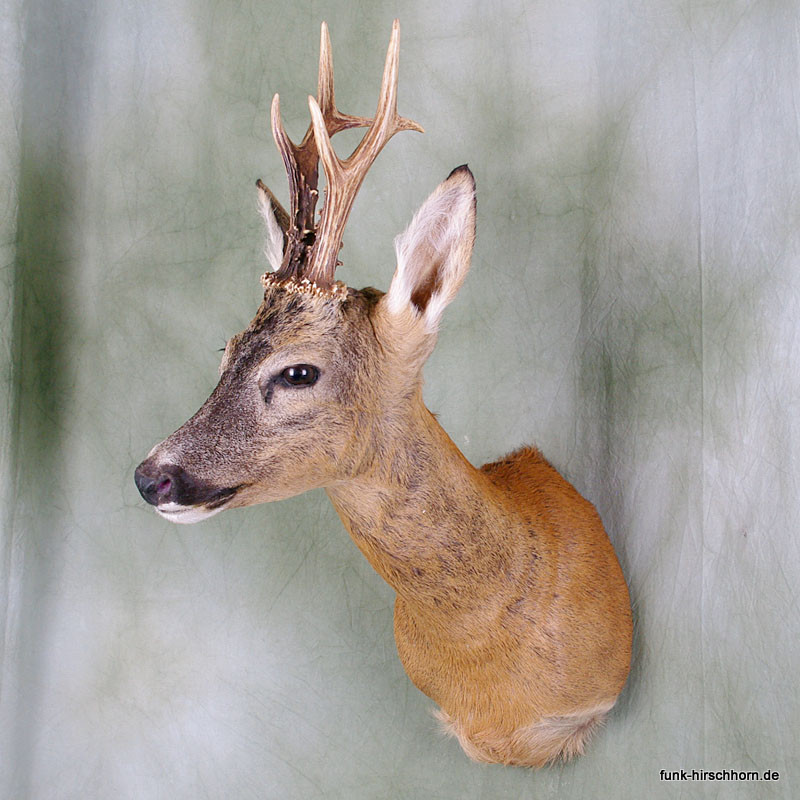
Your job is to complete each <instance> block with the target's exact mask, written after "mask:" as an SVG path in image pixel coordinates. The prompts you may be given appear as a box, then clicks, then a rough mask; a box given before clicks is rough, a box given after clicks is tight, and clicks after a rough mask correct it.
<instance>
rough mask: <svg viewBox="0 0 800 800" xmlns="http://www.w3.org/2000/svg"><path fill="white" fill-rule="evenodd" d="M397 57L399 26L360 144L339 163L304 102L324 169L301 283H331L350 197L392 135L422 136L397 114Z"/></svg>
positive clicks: (319, 119) (317, 111)
mask: <svg viewBox="0 0 800 800" xmlns="http://www.w3.org/2000/svg"><path fill="white" fill-rule="evenodd" d="M399 55H400V23H399V22H398V20H395V21H394V23H393V25H392V37H391V39H390V41H389V48H388V50H387V52H386V62H385V65H384V69H383V79H382V81H381V94H380V98H379V100H378V109H377V111H376V112H375V119H374V121H373V122H372V124H371V125H370V128H369V130H368V131H367V133H366V134H365V136H364V138H363V139H362V140H361V142H360V143H359V144H358V146H357V147H356V149H355V150H354V151H353V152H352V153H351V155H350V156H349V157H348V158H346V159H345V160H344V161H342V160H341V159H340V158H339V157H338V156H337V155H336V153H335V152H334V150H333V145H332V144H331V140H330V136H329V135H328V131H327V125H326V121H327V120H326V118H325V115H324V114H323V111H322V109H321V108H320V105H319V104H318V103H317V102H316V100H314V98H313V97H309V98H308V105H309V109H310V111H311V124H312V126H313V128H314V136H315V138H316V141H317V146H318V148H319V156H320V158H321V160H322V166H323V167H324V169H325V175H326V176H327V180H328V186H327V190H326V199H325V207H324V209H323V211H322V218H321V220H320V223H319V227H318V233H317V237H316V241H315V243H314V247H313V250H312V258H311V264H310V265H309V269H308V270H307V271H306V277H307V278H308V279H309V280H310V281H312V282H314V283H318V284H322V285H326V284H332V283H333V276H334V272H335V270H336V265H337V256H338V253H339V250H340V248H341V238H342V232H343V231H344V226H345V223H346V222H347V217H348V216H349V214H350V209H351V208H352V206H353V201H354V200H355V197H356V194H357V192H358V190H359V188H360V186H361V184H362V182H363V180H364V177H365V176H366V174H367V171H368V170H369V168H370V166H372V164H373V162H374V161H375V159H376V158H377V157H378V153H380V151H381V150H382V149H383V147H384V145H385V144H386V143H387V142H388V141H389V139H391V138H392V136H394V134H395V133H398V132H399V131H404V130H414V131H419V132H420V133H424V130H423V128H422V126H421V125H418V124H417V123H416V122H414V121H413V120H410V119H406V118H405V117H401V116H399V115H398V113H397V78H398V69H399Z"/></svg>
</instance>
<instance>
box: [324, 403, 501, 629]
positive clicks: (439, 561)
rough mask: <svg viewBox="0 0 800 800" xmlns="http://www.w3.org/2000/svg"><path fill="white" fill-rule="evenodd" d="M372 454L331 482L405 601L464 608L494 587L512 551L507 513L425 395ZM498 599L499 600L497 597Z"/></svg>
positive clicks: (333, 495) (347, 518) (440, 609)
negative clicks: (355, 472)
mask: <svg viewBox="0 0 800 800" xmlns="http://www.w3.org/2000/svg"><path fill="white" fill-rule="evenodd" d="M380 437H381V439H380V442H378V443H375V446H373V447H372V448H371V449H372V450H373V451H374V452H375V456H374V457H373V458H371V459H370V460H368V461H367V466H366V467H365V468H364V469H363V471H361V472H359V474H358V475H356V476H355V477H353V478H351V479H349V480H347V481H344V482H342V483H338V484H336V485H333V486H329V487H328V488H327V492H328V496H329V497H330V499H331V502H332V503H333V505H334V508H335V509H336V511H337V512H338V514H339V516H340V517H341V519H342V522H343V523H344V525H345V527H346V528H347V530H348V532H349V533H350V535H351V537H352V538H353V540H354V541H355V543H356V545H358V547H359V549H360V550H361V551H362V553H363V554H364V555H365V556H366V558H367V560H368V561H369V562H370V563H371V564H372V566H373V567H374V569H375V570H376V571H377V572H378V574H380V575H381V577H383V579H384V580H385V581H386V582H387V583H389V584H390V585H391V586H392V587H393V588H394V589H395V591H396V592H397V593H398V595H399V596H400V597H401V598H402V599H403V600H404V601H405V602H406V603H407V604H411V605H414V606H416V607H417V608H419V609H420V611H425V612H427V613H439V614H453V613H457V612H458V610H459V609H460V610H463V611H468V610H469V608H471V607H474V606H475V605H476V604H484V603H485V602H487V601H488V600H489V597H490V595H489V592H490V587H492V588H491V594H492V595H496V588H497V577H496V576H497V574H498V571H500V573H499V574H501V575H502V574H504V573H505V574H508V572H509V570H511V562H512V560H513V553H511V552H509V547H508V544H507V541H504V538H501V537H500V535H499V534H500V532H501V531H502V530H507V527H508V524H509V522H510V521H509V519H508V516H509V513H508V510H507V509H504V508H503V504H502V502H501V497H500V496H499V492H498V489H497V487H496V486H494V485H493V484H492V483H491V482H490V481H489V478H488V477H487V475H486V474H485V473H483V472H481V471H480V470H477V469H475V468H474V467H473V466H472V465H471V464H470V463H469V462H468V461H467V459H466V458H465V457H464V456H463V455H462V453H461V452H460V451H459V449H458V448H457V447H456V446H455V444H454V443H453V442H452V440H451V439H450V438H449V437H448V435H447V434H446V433H445V431H444V430H443V429H442V427H441V426H440V425H439V423H438V422H437V421H436V419H435V418H434V416H433V415H432V414H431V413H430V412H429V411H428V409H427V408H425V406H424V405H423V404H422V401H421V400H420V401H419V403H418V406H417V407H416V408H415V409H414V410H413V412H412V413H411V414H409V415H408V417H407V419H406V420H405V422H404V423H401V424H391V423H389V424H386V425H385V426H383V428H382V430H381V434H380ZM496 599H497V598H494V599H493V600H492V602H494V601H495V600H496Z"/></svg>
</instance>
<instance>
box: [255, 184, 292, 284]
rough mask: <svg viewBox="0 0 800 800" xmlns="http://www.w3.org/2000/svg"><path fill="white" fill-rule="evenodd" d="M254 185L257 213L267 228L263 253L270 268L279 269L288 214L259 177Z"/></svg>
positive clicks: (287, 227)
mask: <svg viewBox="0 0 800 800" xmlns="http://www.w3.org/2000/svg"><path fill="white" fill-rule="evenodd" d="M256 186H257V187H258V213H259V214H261V217H262V218H263V220H264V225H265V226H266V228H267V241H266V242H265V244H264V255H265V256H266V257H267V261H269V265H270V266H271V267H272V269H273V270H277V269H280V266H281V263H282V262H283V251H284V249H285V247H286V231H287V230H288V229H289V215H288V214H287V213H286V211H285V210H284V208H283V206H282V205H281V204H280V203H279V202H278V199H277V198H276V197H275V195H274V194H272V192H271V191H270V190H269V189H268V188H267V187H266V186H265V185H264V184H263V183H262V182H261V179H260V178H259V179H258V180H257V181H256Z"/></svg>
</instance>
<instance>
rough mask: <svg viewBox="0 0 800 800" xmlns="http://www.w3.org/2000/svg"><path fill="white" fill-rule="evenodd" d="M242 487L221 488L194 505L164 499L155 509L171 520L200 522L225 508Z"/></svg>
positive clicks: (183, 522) (188, 522)
mask: <svg viewBox="0 0 800 800" xmlns="http://www.w3.org/2000/svg"><path fill="white" fill-rule="evenodd" d="M240 488H241V487H239V486H236V487H231V488H226V489H220V490H219V491H217V492H215V493H214V496H213V497H211V498H209V499H208V500H205V501H204V502H202V503H197V504H194V505H183V504H181V503H176V502H173V501H169V500H168V501H166V502H163V501H162V502H160V503H158V505H156V506H155V510H156V511H157V512H158V513H159V514H160V515H161V516H162V517H164V519H168V520H169V521H170V522H178V523H182V524H190V523H193V522H200V521H201V520H204V519H208V518H209V517H213V516H214V514H219V512H220V511H222V510H224V509H225V508H226V507H227V505H228V503H229V502H230V501H231V500H232V499H233V497H234V496H235V495H236V492H237V491H238V490H239V489H240Z"/></svg>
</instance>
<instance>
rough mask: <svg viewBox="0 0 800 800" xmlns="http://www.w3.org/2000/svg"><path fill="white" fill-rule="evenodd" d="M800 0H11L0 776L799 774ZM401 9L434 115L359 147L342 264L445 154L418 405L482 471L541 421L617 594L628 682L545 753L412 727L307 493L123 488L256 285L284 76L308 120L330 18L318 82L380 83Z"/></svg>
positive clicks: (776, 788) (611, 792)
mask: <svg viewBox="0 0 800 800" xmlns="http://www.w3.org/2000/svg"><path fill="white" fill-rule="evenodd" d="M799 12H800V8H799V7H798V4H797V3H793V2H777V0H775V2H764V3H758V4H754V3H750V2H745V1H744V0H728V2H713V1H712V2H691V1H688V2H669V1H668V0H639V1H638V2H637V1H636V0H570V1H569V2H537V1H536V0H528V2H525V1H524V0H501V1H500V2H496V3H487V2H478V1H477V0H462V1H461V2H458V3H456V2H449V3H445V2H441V1H440V0H425V2H420V1H418V2H413V1H409V2H405V1H403V0H398V2H395V3H384V2H375V3H356V2H343V0H319V2H309V1H308V0H296V1H295V2H292V3H289V2H256V0H242V2H235V3H234V2H222V1H221V0H196V2H193V1H192V0H168V1H165V2H154V0H141V1H140V2H132V1H128V2H126V1H125V0H108V1H107V2H91V0H83V1H82V2H81V1H80V0H62V2H56V1H55V0H51V1H50V2H47V1H46V0H9V2H6V3H5V4H4V5H3V6H2V10H1V11H0V24H2V30H1V31H0V34H1V35H2V58H1V59H0V75H1V77H2V87H3V92H2V95H1V96H0V103H2V106H1V107H0V140H1V142H2V147H0V158H2V167H1V168H0V169H2V183H1V184H0V224H1V225H2V243H1V244H0V247H2V265H3V270H2V273H1V274H2V281H3V287H4V289H5V291H4V292H3V293H2V306H0V309H1V310H2V311H1V313H2V316H1V317H0V319H1V320H2V351H1V354H0V358H1V359H2V367H1V369H2V399H3V406H2V417H0V426H2V427H1V429H0V433H2V440H3V451H2V462H1V463H0V468H2V479H3V481H2V500H3V505H2V523H3V529H2V550H1V551H0V553H1V554H2V555H1V558H0V587H2V592H1V593H0V604H1V605H0V625H1V626H2V636H0V646H1V647H2V664H1V670H0V680H1V681H2V683H1V684H0V797H3V798H8V800H25V799H26V798H35V799H36V800H40V799H42V800H43V799H44V798H81V799H83V798H137V799H138V798H187V799H188V798H192V799H194V798H237V800H238V799H240V798H241V799H242V800H245V799H248V798H276V799H278V800H284V799H285V798H298V799H301V800H313V798H343V800H359V799H360V798H366V799H372V798H404V799H405V798H422V799H424V800H434V799H438V798H441V799H442V800H445V798H446V799H447V800H451V799H452V800H460V799H461V798H476V799H477V798H480V799H481V800H496V799H497V798H514V799H517V798H519V799H520V800H522V799H523V798H534V797H535V798H642V797H648V798H674V797H686V798H689V797H691V798H694V797H703V798H716V797H720V798H723V797H724V798H752V797H765V798H772V797H781V798H789V797H793V796H795V797H796V796H797V792H798V791H800V790H799V789H798V788H797V781H798V779H799V778H800V775H798V768H799V766H800V765H799V764H798V761H799V759H798V749H799V748H798V744H797V734H798V731H799V730H800V714H799V713H798V680H797V665H798V661H799V658H798V657H799V656H800V641H799V639H798V585H800V575H798V573H799V572H800V570H799V569H798V563H799V562H800V554H798V538H797V531H798V523H799V522H800V492H799V491H798V490H799V489H800V485H799V484H800V480H798V475H799V470H798V467H799V464H798V442H800V399H799V398H800V391H799V390H800V372H799V370H798V365H800V325H798V317H799V316H800V270H798V256H799V255H800V252H799V250H800V248H799V247H798V245H799V244H800V236H798V221H800V192H799V191H798V175H800V163H799V162H800V148H798V144H797V142H798V132H799V131H800V122H799V120H798V76H799V75H800V70H799V69H798V68H799V67H800V64H798V13H799ZM394 16H399V17H400V19H401V23H402V31H403V33H402V47H401V70H400V73H401V74H400V111H401V113H403V114H405V115H407V116H410V117H412V118H414V119H416V120H417V121H419V122H420V123H421V124H422V125H424V126H425V128H426V130H427V133H426V134H425V135H424V136H420V135H418V134H411V133H407V134H403V135H401V136H398V137H396V139H394V140H393V141H392V142H391V144H390V145H389V146H388V147H387V148H386V150H385V151H384V153H383V154H382V155H381V157H380V159H379V160H378V162H377V163H376V164H375V166H374V168H373V169H372V171H371V173H370V175H369V176H368V178H367V180H366V183H365V185H364V187H363V189H362V192H361V195H360V198H359V200H358V201H357V202H356V205H355V208H354V211H353V215H352V218H351V221H350V224H349V227H348V233H347V236H346V239H345V248H344V250H343V254H342V257H343V261H344V262H345V263H344V266H343V267H342V268H341V270H340V277H341V278H342V279H343V280H345V281H346V282H348V283H350V284H351V285H354V286H362V285H366V284H374V285H376V286H379V287H382V288H386V287H387V286H388V282H389V279H390V277H391V273H392V271H393V250H392V238H393V236H394V235H395V234H396V233H398V232H399V231H400V230H401V229H402V228H403V226H404V225H405V224H406V222H407V221H408V219H409V218H410V216H411V214H412V213H413V211H414V210H415V208H416V207H417V206H418V205H419V203H420V202H421V201H422V200H423V199H424V197H425V196H427V194H428V193H429V192H430V191H431V190H432V189H433V188H434V186H435V185H436V183H438V181H439V180H441V179H443V178H444V177H445V176H446V175H447V174H448V172H449V171H450V170H451V169H452V168H453V167H455V166H456V165H458V164H461V163H464V162H468V163H469V164H470V167H471V168H472V170H473V171H474V173H475V176H476V179H477V183H478V213H479V219H478V241H477V246H476V251H475V258H474V260H473V267H472V272H471V273H470V275H469V277H468V279H467V282H466V284H465V286H464V288H463V290H462V292H461V294H460V296H459V297H458V299H457V300H456V302H454V304H453V305H452V306H451V307H450V308H449V309H448V311H447V313H446V315H445V321H444V327H443V331H442V335H441V338H440V342H439V346H438V349H437V350H436V352H435V354H434V356H433V357H432V358H431V360H430V362H429V364H428V366H427V369H426V377H427V383H426V400H427V402H428V404H429V406H430V408H431V409H432V410H434V411H435V412H436V413H438V414H439V418H440V420H441V421H442V423H443V425H444V427H445V428H446V429H447V431H448V432H449V433H450V434H451V436H452V437H453V439H454V440H455V442H456V443H457V444H458V445H459V446H460V447H461V448H462V449H463V451H464V452H465V454H466V455H467V457H468V458H469V459H470V460H471V461H473V463H476V464H477V463H482V462H483V461H486V460H489V459H492V458H495V457H497V456H499V455H501V454H502V453H503V452H505V451H507V450H510V449H512V448H513V447H515V446H517V445H519V444H521V443H523V442H536V443H537V444H538V445H539V446H540V447H541V448H542V449H543V450H544V452H545V453H546V455H547V456H548V457H549V458H550V459H551V460H552V461H553V462H554V463H555V464H556V465H557V466H558V467H559V468H561V469H562V470H563V471H564V472H565V474H566V475H567V476H568V477H569V478H570V479H571V480H572V481H573V482H574V483H575V484H576V486H577V487H578V488H579V489H580V490H581V491H582V492H584V493H585V494H586V495H587V496H588V497H589V498H590V499H591V500H592V501H593V502H594V503H595V504H596V505H597V507H598V509H599V510H600V512H601V514H602V516H603V519H604V520H605V523H606V526H607V528H608V530H609V533H610V536H611V538H612V541H613V542H614V545H615V547H616V549H617V552H618V554H619V556H620V560H621V562H622V565H623V568H624V570H625V573H626V575H627V576H628V579H629V582H630V586H631V592H632V597H633V604H634V612H635V618H636V639H635V649H634V664H633V670H632V673H631V677H630V680H629V683H628V685H627V688H626V689H625V692H624V693H623V695H622V698H621V700H620V702H619V704H618V706H617V709H616V710H615V712H614V714H613V716H612V717H611V719H610V721H609V723H608V725H607V727H606V729H605V731H604V732H603V734H602V735H601V736H600V737H599V738H598V739H597V740H596V742H595V744H594V745H593V746H592V747H591V749H590V751H589V752H588V754H587V755H586V756H585V757H584V758H582V759H580V760H578V761H576V762H574V763H572V764H570V765H568V766H565V767H554V768H551V769H547V770H544V771H541V772H538V773H533V772H527V771H524V770H519V769H513V768H502V767H487V766H479V765H475V764H473V763H471V762H469V761H468V760H467V759H466V758H465V757H464V756H463V754H462V753H461V751H460V749H459V747H458V745H457V744H456V743H455V742H454V741H452V740H445V739H442V738H441V737H440V736H439V735H438V733H437V732H436V728H435V724H434V721H433V719H432V717H431V716H430V714H429V713H428V711H429V709H430V707H431V705H432V704H431V702H430V701H429V700H428V699H427V698H426V697H424V696H423V695H422V694H420V693H419V692H418V691H417V690H416V689H415V688H414V687H413V686H412V685H411V684H410V682H409V681H408V680H407V678H406V677H405V675H404V673H403V670H402V668H401V666H400V664H399V662H398V660H397V657H396V653H395V648H394V642H393V638H392V615H391V607H392V600H393V597H392V592H391V590H390V589H389V588H388V587H387V586H386V585H384V584H383V583H382V582H381V580H380V579H379V578H378V577H377V576H376V575H375V574H374V573H373V572H372V570H371V568H370V567H369V565H368V564H367V563H366V562H365V561H364V560H363V558H362V557H361V555H360V554H359V553H358V551H357V550H356V548H355V547H354V545H353V544H352V543H351V542H350V541H349V539H348V537H347V535H346V533H345V532H344V530H343V528H342V527H341V524H340V522H339V520H338V518H337V517H336V515H335V514H334V512H333V510H332V509H331V508H330V506H329V503H328V501H327V499H326V497H325V495H324V494H323V493H322V492H313V493H310V494H307V495H304V496H301V497H297V498H294V499H292V500H287V501H284V502H281V503H275V504H272V505H269V506H260V507H256V508H250V509H244V510H237V511H232V512H230V513H225V514H222V515H220V516H217V517H215V518H213V519H212V520H209V521H208V522H205V523H202V524H200V525H198V526H193V527H188V528H186V527H178V526H172V525H170V524H169V523H167V522H165V521H163V520H161V519H159V518H157V517H156V515H155V514H154V513H152V511H150V510H148V509H147V508H146V507H145V504H144V503H143V502H142V501H141V499H140V498H139V496H138V494H137V492H136V489H135V487H134V484H133V469H134V467H135V466H136V464H137V463H138V462H139V461H140V460H141V459H142V458H143V457H144V455H145V454H146V453H147V451H148V450H149V449H150V447H151V446H152V445H153V444H154V443H155V442H156V441H158V440H160V439H161V438H162V437H163V436H165V435H166V434H168V433H170V432H171V431H172V430H173V429H174V428H176V427H177V426H178V425H179V424H181V423H182V422H183V421H184V420H185V419H186V418H188V416H189V415H190V414H192V413H193V412H194V411H195V410H196V408H197V407H198V406H199V405H200V403H201V402H202V401H203V400H204V399H205V397H206V396H207V394H208V393H209V392H210V390H211V388H212V387H213V385H214V383H215V378H216V368H217V363H218V359H219V353H218V352H217V350H218V348H220V347H221V346H222V345H223V343H224V341H225V340H226V338H227V337H228V336H229V335H231V334H232V333H235V332H237V331H238V330H240V329H241V328H242V327H244V325H245V324H246V323H247V322H248V321H249V319H250V317H251V316H252V314H253V313H254V311H255V309H256V307H257V304H258V301H259V296H260V289H259V284H258V276H259V275H260V273H261V272H262V271H263V270H264V268H265V265H264V260H263V258H262V256H261V252H260V251H261V247H262V231H261V227H260V220H259V219H258V216H257V214H256V210H255V189H254V181H255V179H256V178H257V177H262V178H263V179H264V180H265V182H266V183H267V184H268V185H270V186H272V187H274V188H275V190H276V191H277V192H278V193H279V195H280V196H282V197H285V188H284V187H285V178H284V175H283V172H282V167H281V165H280V159H279V157H278V155H277V152H276V150H275V148H274V145H273V143H272V139H271V135H270V134H269V130H268V126H267V113H268V108H269V103H270V99H271V97H272V94H273V93H274V92H276V91H279V92H280V93H281V100H282V109H283V113H284V118H285V120H286V124H287V128H288V130H289V133H290V134H291V135H293V136H294V137H298V136H300V135H301V134H302V131H303V130H304V128H305V125H306V123H307V106H306V101H305V98H306V95H307V94H309V93H310V92H312V91H313V90H314V88H315V80H316V76H315V73H316V58H317V46H318V36H319V23H320V21H321V20H323V19H326V20H327V21H328V23H329V24H330V27H331V34H332V40H333V50H334V58H335V63H336V68H337V98H338V99H339V100H340V105H341V107H342V108H343V109H344V110H346V111H349V112H352V113H358V114H370V113H371V112H372V109H373V108H374V104H375V100H376V97H377V90H378V85H379V81H380V77H379V76H380V70H381V67H382V62H383V57H384V53H385V47H386V44H387V42H388V37H389V32H390V27H391V20H392V18H393V17H394ZM338 138H341V139H343V140H344V142H341V143H340V144H339V147H340V152H345V151H346V145H347V143H348V140H347V135H342V136H341V137H338ZM349 142H350V143H352V142H353V139H350V140H349ZM662 769H666V770H676V769H687V770H691V769H707V770H717V769H731V770H733V769H735V770H757V771H759V772H763V771H764V770H768V769H769V770H775V771H777V772H778V773H779V774H780V780H779V781H777V782H772V783H765V782H762V783H759V784H754V783H743V782H727V783H718V782H710V781H709V782H705V783H698V782H684V783H675V782H672V783H669V782H664V781H662V780H660V775H659V772H660V770H662ZM793 787H794V788H793Z"/></svg>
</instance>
